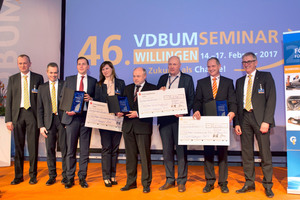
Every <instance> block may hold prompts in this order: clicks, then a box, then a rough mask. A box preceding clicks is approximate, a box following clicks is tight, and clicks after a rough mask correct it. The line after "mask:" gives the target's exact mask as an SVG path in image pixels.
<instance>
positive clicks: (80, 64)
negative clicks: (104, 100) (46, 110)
mask: <svg viewBox="0 0 300 200" xmlns="http://www.w3.org/2000/svg"><path fill="white" fill-rule="evenodd" d="M89 68H90V65H89V61H88V60H87V59H86V58H85V57H79V58H78V59H77V70H78V74H77V75H74V76H69V77H67V78H66V80H65V83H64V87H63V90H62V95H61V96H63V92H64V88H66V87H67V88H70V89H73V90H76V91H84V92H85V95H84V101H85V103H84V106H83V112H82V113H81V114H78V113H75V112H73V111H71V112H69V111H67V112H65V113H63V117H62V123H63V124H65V125H66V135H67V178H68V182H67V184H65V188H66V189H68V188H71V187H72V186H73V185H74V177H75V171H76V150H77V142H78V138H79V140H80V159H79V171H78V177H79V184H80V185H81V187H82V188H87V187H88V184H87V182H86V176H87V166H88V162H89V146H90V139H91V130H92V129H91V128H88V127H85V126H84V124H85V118H86V111H87V105H88V103H87V102H88V101H89V100H92V99H93V97H94V94H95V85H96V83H97V80H96V79H95V78H93V77H90V76H88V75H87V71H88V69H89Z"/></svg>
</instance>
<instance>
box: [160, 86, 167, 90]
mask: <svg viewBox="0 0 300 200" xmlns="http://www.w3.org/2000/svg"><path fill="white" fill-rule="evenodd" d="M166 89H167V88H166V86H162V87H161V88H159V90H163V91H165V90H166Z"/></svg>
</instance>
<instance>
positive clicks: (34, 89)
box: [31, 85, 38, 93]
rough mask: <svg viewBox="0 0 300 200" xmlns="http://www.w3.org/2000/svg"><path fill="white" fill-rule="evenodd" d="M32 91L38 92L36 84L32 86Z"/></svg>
mask: <svg viewBox="0 0 300 200" xmlns="http://www.w3.org/2000/svg"><path fill="white" fill-rule="evenodd" d="M31 92H32V93H38V89H36V86H35V85H34V86H33V89H32V90H31Z"/></svg>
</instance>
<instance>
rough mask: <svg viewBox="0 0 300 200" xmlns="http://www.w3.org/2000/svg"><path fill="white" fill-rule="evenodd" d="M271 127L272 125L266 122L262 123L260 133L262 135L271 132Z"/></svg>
mask: <svg viewBox="0 0 300 200" xmlns="http://www.w3.org/2000/svg"><path fill="white" fill-rule="evenodd" d="M269 127H270V124H268V123H266V122H263V123H261V125H260V132H261V133H262V134H264V133H267V132H268V131H269Z"/></svg>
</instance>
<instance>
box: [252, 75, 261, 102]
mask: <svg viewBox="0 0 300 200" xmlns="http://www.w3.org/2000/svg"><path fill="white" fill-rule="evenodd" d="M259 78H260V74H259V71H256V74H255V77H254V82H253V87H252V97H253V95H254V94H255V91H258V83H259Z"/></svg>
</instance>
